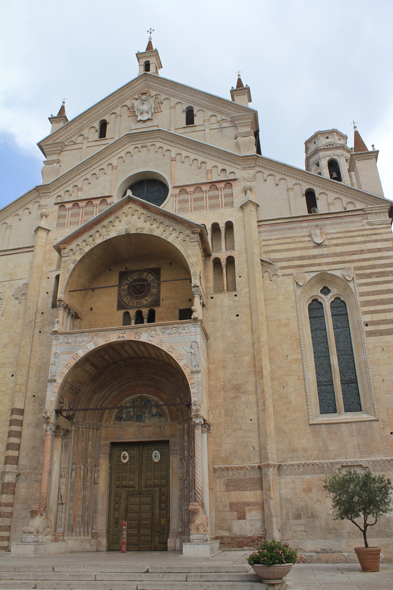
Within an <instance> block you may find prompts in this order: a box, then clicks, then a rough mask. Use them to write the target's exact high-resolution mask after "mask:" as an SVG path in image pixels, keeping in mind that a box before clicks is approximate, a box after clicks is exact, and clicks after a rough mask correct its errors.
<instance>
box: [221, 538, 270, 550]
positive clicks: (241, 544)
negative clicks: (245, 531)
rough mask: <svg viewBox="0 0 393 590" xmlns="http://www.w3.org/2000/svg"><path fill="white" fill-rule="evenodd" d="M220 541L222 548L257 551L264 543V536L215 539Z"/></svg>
mask: <svg viewBox="0 0 393 590" xmlns="http://www.w3.org/2000/svg"><path fill="white" fill-rule="evenodd" d="M215 538H216V539H218V540H219V541H220V547H226V548H228V549H244V548H247V549H256V548H257V547H258V545H260V544H261V543H262V539H263V536H262V535H253V536H250V537H246V536H240V535H239V536H238V535H236V536H228V537H226V536H225V537H215Z"/></svg>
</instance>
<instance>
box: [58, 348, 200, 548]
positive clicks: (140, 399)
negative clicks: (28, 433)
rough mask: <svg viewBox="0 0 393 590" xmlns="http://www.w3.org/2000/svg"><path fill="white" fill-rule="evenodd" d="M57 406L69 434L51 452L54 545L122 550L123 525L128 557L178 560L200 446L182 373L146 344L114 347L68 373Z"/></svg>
mask: <svg viewBox="0 0 393 590" xmlns="http://www.w3.org/2000/svg"><path fill="white" fill-rule="evenodd" d="M58 400H59V401H58V402H57V405H58V406H59V407H58V409H61V411H62V412H61V413H62V415H63V417H65V418H66V420H70V422H71V429H70V430H69V431H68V432H67V433H65V432H63V436H62V441H61V444H60V445H58V446H57V447H56V445H55V447H54V453H56V452H57V456H54V457H53V463H55V462H58V463H59V469H58V472H59V475H58V482H56V479H55V478H52V481H51V487H52V488H53V487H55V488H56V486H57V487H58V490H59V493H58V502H57V505H56V506H54V505H51V506H50V515H51V517H52V519H53V520H55V523H56V524H55V531H56V532H55V534H56V538H57V539H58V540H67V541H68V542H69V540H70V539H73V540H74V541H75V542H76V541H77V540H82V539H85V540H87V539H89V541H90V543H91V544H92V545H93V546H94V544H96V549H97V550H101V551H103V550H107V549H109V550H120V539H121V524H122V522H123V521H124V520H125V521H127V523H128V540H127V549H128V550H166V549H177V550H179V549H180V548H181V544H182V542H183V541H184V540H186V539H188V536H189V517H188V510H187V507H188V506H189V504H190V501H192V500H193V496H192V490H193V488H194V485H193V477H194V465H193V461H194V459H193V453H194V443H193V440H194V437H193V424H192V419H191V392H190V387H189V383H188V381H187V378H186V376H185V374H184V372H183V371H182V369H181V368H180V366H179V365H178V363H177V362H176V361H175V360H174V359H173V358H172V357H171V356H170V355H169V354H168V353H167V352H165V351H164V350H162V349H160V348H158V347H157V346H154V345H152V344H150V343H147V342H143V341H140V342H137V341H135V340H126V339H121V340H117V341H115V342H110V343H108V344H105V345H103V346H98V347H97V348H95V349H93V350H92V351H90V352H88V353H87V354H85V355H84V356H83V357H82V358H81V359H80V360H79V361H78V362H76V363H75V364H74V365H73V367H72V368H70V370H69V371H68V372H67V374H66V376H65V377H64V379H63V381H62V384H61V387H60V389H59V392H58ZM56 449H57V451H56ZM50 496H51V498H55V497H56V493H55V491H52V490H51V494H50ZM92 548H93V550H94V547H92Z"/></svg>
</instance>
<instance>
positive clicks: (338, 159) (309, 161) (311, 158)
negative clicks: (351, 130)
mask: <svg viewBox="0 0 393 590" xmlns="http://www.w3.org/2000/svg"><path fill="white" fill-rule="evenodd" d="M347 140H348V136H347V135H344V133H341V131H338V130H337V129H328V130H327V131H317V132H316V133H314V135H312V136H311V137H310V138H309V139H307V140H306V141H305V151H306V170H307V171H308V172H313V173H314V174H319V175H320V176H325V177H326V178H331V179H332V180H336V181H337V182H344V183H345V184H349V185H350V184H351V181H350V178H349V172H348V168H349V158H350V155H351V150H350V148H349V147H348V145H347Z"/></svg>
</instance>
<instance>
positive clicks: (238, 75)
mask: <svg viewBox="0 0 393 590" xmlns="http://www.w3.org/2000/svg"><path fill="white" fill-rule="evenodd" d="M236 73H237V77H238V78H240V76H241V71H240V70H238V71H237V72H236Z"/></svg>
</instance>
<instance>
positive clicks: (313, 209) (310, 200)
mask: <svg viewBox="0 0 393 590" xmlns="http://www.w3.org/2000/svg"><path fill="white" fill-rule="evenodd" d="M305 196H306V205H307V212H308V213H318V206H317V198H316V196H315V192H314V191H313V190H312V189H311V188H310V189H307V190H306V195H305Z"/></svg>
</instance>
